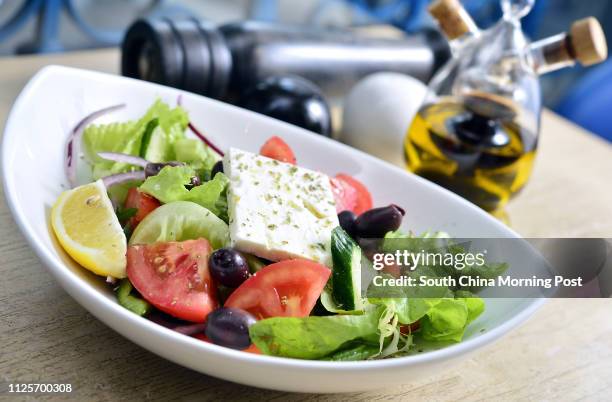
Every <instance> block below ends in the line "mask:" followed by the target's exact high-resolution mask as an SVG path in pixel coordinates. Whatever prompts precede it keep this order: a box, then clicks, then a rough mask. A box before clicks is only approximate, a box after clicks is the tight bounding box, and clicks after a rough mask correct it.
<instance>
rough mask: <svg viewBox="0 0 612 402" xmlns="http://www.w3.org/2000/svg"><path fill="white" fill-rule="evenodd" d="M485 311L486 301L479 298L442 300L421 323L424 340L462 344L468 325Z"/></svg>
mask: <svg viewBox="0 0 612 402" xmlns="http://www.w3.org/2000/svg"><path fill="white" fill-rule="evenodd" d="M484 309H485V305H484V301H483V300H482V299H481V298H479V297H467V298H455V299H442V300H440V302H439V303H437V304H436V305H435V306H433V307H432V308H431V310H430V311H429V312H427V314H426V316H425V317H424V319H423V320H422V322H421V334H422V336H423V339H425V340H429V341H452V342H461V340H462V339H463V334H464V332H465V329H466V328H467V326H468V324H469V323H471V322H472V321H474V320H475V319H476V318H478V316H479V315H480V314H482V312H483V311H484Z"/></svg>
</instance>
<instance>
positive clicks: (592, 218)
mask: <svg viewBox="0 0 612 402" xmlns="http://www.w3.org/2000/svg"><path fill="white" fill-rule="evenodd" d="M118 63H119V56H118V53H117V52H116V51H114V50H103V51H90V52H84V53H72V54H64V55H55V56H35V57H18V58H17V57H16V58H6V59H0V128H3V126H4V122H5V120H6V116H7V114H8V112H9V110H10V107H11V104H12V103H13V101H14V99H15V97H16V96H17V94H18V93H19V91H20V90H21V88H22V87H23V86H24V84H25V83H26V81H27V80H28V79H29V78H30V77H31V76H32V75H33V74H34V73H35V72H36V71H37V70H38V69H40V68H41V67H43V66H45V65H48V64H63V65H68V66H75V67H82V68H89V69H93V70H99V71H105V72H113V73H116V72H117V70H118ZM508 212H509V214H510V219H511V222H512V226H513V227H514V229H516V230H517V231H518V232H520V233H521V234H523V235H525V236H534V237H535V236H551V237H560V236H568V237H570V236H587V237H596V236H601V237H612V147H610V146H609V145H608V144H607V143H606V142H604V141H602V140H600V139H598V138H596V137H594V136H593V135H591V134H589V133H587V132H585V131H584V130H582V129H580V128H578V127H576V126H574V125H572V124H570V123H569V122H567V121H565V120H563V119H561V118H560V117H558V116H556V115H554V114H553V113H551V112H545V114H544V118H543V127H542V138H541V147H540V153H539V155H538V159H537V163H536V168H535V171H534V175H533V178H532V179H531V182H530V183H529V185H528V187H527V188H526V189H525V191H524V192H523V193H522V194H521V195H520V196H519V197H518V198H517V199H516V200H514V201H513V202H512V203H511V205H510V207H509V208H508ZM0 278H1V280H0V322H1V326H0V343H1V345H0V376H1V377H0V383H5V384H6V383H8V382H12V383H16V382H54V383H71V384H72V386H73V389H74V392H73V393H72V394H70V395H51V396H45V398H48V399H52V400H55V399H57V400H60V399H65V398H72V399H74V400H81V401H82V400H93V401H98V400H145V399H151V400H186V401H191V400H241V399H248V400H270V399H278V400H302V401H315V400H356V401H372V400H392V399H402V400H435V401H457V400H469V401H474V400H476V401H481V400H482V401H490V400H534V401H541V400H550V401H556V400H589V401H590V400H602V401H603V400H608V401H609V400H612V301H611V300H551V301H549V302H548V303H547V304H546V305H545V306H544V307H543V308H542V309H541V310H540V311H538V312H537V313H536V314H535V316H534V317H533V318H532V319H531V320H529V321H528V322H527V323H526V324H525V325H523V326H522V327H520V328H517V329H516V330H514V331H512V332H511V333H509V334H508V335H507V336H506V337H505V338H503V339H502V340H500V341H498V342H497V343H495V344H493V345H492V346H489V347H487V348H485V349H484V350H481V351H478V352H476V353H475V354H473V355H471V356H469V357H468V358H466V359H465V360H462V361H461V362H460V363H459V364H457V365H454V366H452V367H448V368H447V369H444V370H441V371H440V373H438V374H436V375H433V376H431V377H429V378H425V379H420V380H417V381H414V380H411V379H410V378H406V381H405V383H404V384H398V385H397V387H393V388H388V389H383V390H380V391H376V392H366V393H358V394H348V395H331V396H330V395H306V394H287V393H282V392H273V391H267V390H262V389H256V388H250V387H246V386H241V385H237V384H233V383H229V382H225V381H222V380H218V379H215V378H212V377H208V376H205V375H202V374H199V373H196V372H194V371H191V370H189V369H186V368H183V367H181V366H178V365H176V364H173V363H170V362H168V361H166V360H164V359H162V358H160V357H157V356H156V355H154V354H152V353H150V352H148V351H146V350H144V349H142V348H140V347H139V346H136V345H135V344H133V343H131V342H130V341H129V340H127V339H124V338H122V337H121V336H119V335H118V334H116V333H115V332H113V331H112V330H110V329H109V328H107V327H106V326H105V325H104V324H102V323H101V322H99V321H98V320H96V319H95V318H94V317H93V316H92V315H91V314H89V313H88V312H87V311H85V310H84V309H83V308H82V307H81V306H80V305H78V304H77V303H76V302H75V301H74V300H72V299H71V298H70V297H69V296H68V294H66V293H65V292H64V291H63V290H62V289H61V288H60V286H59V285H58V284H57V283H56V282H55V281H54V280H53V278H52V277H51V275H50V274H49V273H48V272H47V270H46V269H45V268H44V267H43V266H42V264H41V263H40V261H39V260H38V258H37V257H36V256H35V255H34V253H33V252H32V250H30V248H29V247H28V246H27V244H26V242H25V240H24V239H23V237H22V235H21V233H20V232H19V231H18V229H17V227H16V225H15V223H14V222H13V219H12V217H11V215H10V212H9V210H8V208H7V206H6V202H5V200H4V198H3V195H0ZM0 398H9V396H8V395H7V394H2V395H0ZM32 399H36V400H40V399H42V397H41V396H40V395H39V396H36V397H35V398H34V397H32Z"/></svg>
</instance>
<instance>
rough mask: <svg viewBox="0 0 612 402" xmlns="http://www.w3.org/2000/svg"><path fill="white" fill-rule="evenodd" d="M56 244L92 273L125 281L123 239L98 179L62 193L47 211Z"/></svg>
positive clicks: (111, 206) (124, 246)
mask: <svg viewBox="0 0 612 402" xmlns="http://www.w3.org/2000/svg"><path fill="white" fill-rule="evenodd" d="M51 226H53V231H54V232H55V235H56V236H57V239H58V240H59V242H60V244H61V245H62V247H63V248H64V250H66V252H67V253H68V254H69V255H70V256H71V257H72V258H73V259H74V260H76V261H77V262H78V263H79V264H81V265H82V266H83V267H85V268H87V269H88V270H90V271H92V272H93V273H95V274H98V275H102V276H112V277H115V278H125V276H126V271H125V267H126V264H127V262H126V257H125V254H126V251H127V240H126V238H125V234H124V233H123V229H122V228H121V224H120V223H119V220H118V219H117V216H116V215H115V211H114V209H113V205H112V203H111V201H110V199H109V198H108V195H107V193H106V187H105V186H104V183H102V180H98V181H96V182H95V183H91V184H86V185H84V186H80V187H76V188H74V189H72V190H69V191H65V192H63V193H62V194H61V195H60V196H59V198H58V199H57V201H56V202H55V205H54V206H53V210H52V211H51Z"/></svg>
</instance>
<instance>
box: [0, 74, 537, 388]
mask: <svg viewBox="0 0 612 402" xmlns="http://www.w3.org/2000/svg"><path fill="white" fill-rule="evenodd" d="M179 94H181V95H182V99H183V106H184V107H185V108H186V109H187V110H188V111H189V114H190V116H191V119H192V121H193V123H194V124H195V125H196V127H198V128H200V129H201V130H203V131H205V132H206V133H207V135H208V136H210V137H211V138H212V139H213V140H214V141H215V142H216V143H217V144H218V145H219V146H221V147H222V148H228V147H229V146H235V147H239V148H242V149H246V150H251V151H256V150H257V149H258V148H259V146H260V145H261V144H262V143H263V142H264V141H265V140H266V139H267V138H268V137H270V136H271V135H279V136H282V137H283V138H284V139H285V140H286V141H287V142H288V143H289V145H290V146H291V147H292V148H293V150H294V151H295V153H296V155H297V158H298V161H299V164H300V165H301V166H305V167H308V168H312V169H317V170H320V171H322V172H325V173H328V174H330V175H333V174H336V173H339V172H343V173H348V174H350V175H353V176H355V177H356V178H358V179H359V180H361V181H363V182H364V183H365V184H366V185H367V186H368V187H369V189H370V190H371V192H372V194H373V197H374V201H375V205H385V204H388V203H390V202H393V203H396V204H399V205H401V206H402V207H403V208H405V209H406V211H407V215H406V219H405V222H404V227H405V228H406V229H408V228H410V229H411V230H413V231H415V232H417V233H418V232H421V231H426V230H444V231H447V232H449V233H450V234H451V235H453V236H457V237H464V238H468V237H518V235H517V234H516V233H514V232H513V231H511V230H510V229H509V228H507V227H506V226H504V225H503V224H501V223H500V222H498V221H497V220H496V219H494V218H492V217H491V216H489V215H488V214H487V213H485V212H483V211H482V210H481V209H479V208H477V207H476V206H474V205H473V204H471V203H469V202H467V201H465V200H464V199H462V198H460V197H458V196H456V195H454V194H453V193H451V192H449V191H447V190H445V189H443V188H441V187H439V186H437V185H435V184H432V183H430V182H428V181H426V180H423V179H421V178H419V177H417V176H414V175H411V174H408V173H407V172H405V171H403V170H401V169H399V168H397V167H394V166H392V165H390V164H387V163H385V162H383V161H381V160H379V159H376V158H373V157H371V156H369V155H367V154H365V153H362V152H360V151H357V150H355V149H353V148H350V147H348V146H345V145H343V144H340V143H338V142H336V141H333V140H329V139H327V138H323V137H321V136H318V135H315V134H313V133H310V132H308V131H305V130H303V129H300V128H298V127H295V126H292V125H289V124H286V123H283V122H280V121H278V120H275V119H271V118H268V117H265V116H262V115H259V114H256V113H252V112H249V111H246V110H243V109H240V108H237V107H234V106H231V105H228V104H225V103H222V102H218V101H215V100H211V99H208V98H205V97H202V96H198V95H194V94H190V93H185V92H182V91H179V90H176V89H172V88H168V87H164V86H160V85H155V84H151V83H147V82H143V81H138V80H133V79H128V78H124V77H119V76H114V75H107V74H102V73H97V72H91V71H85V70H78V69H72V68H67V67H60V66H50V67H46V68H44V69H42V70H41V71H39V72H38V73H37V74H36V75H35V76H34V77H33V78H32V79H31V80H30V82H29V83H28V84H27V85H26V87H25V88H24V89H23V91H22V92H21V94H20V95H19V97H18V98H17V101H16V102H15V104H14V106H13V109H12V111H11V113H10V116H9V119H8V121H7V124H6V129H5V132H4V137H3V139H2V170H3V175H2V179H3V182H4V190H5V197H6V199H7V202H8V205H9V207H10V209H11V211H12V213H13V216H14V218H15V221H16V222H17V224H18V226H19V228H20V229H21V231H22V232H23V234H24V236H25V238H26V240H27V241H28V243H29V244H30V245H31V246H32V248H33V249H34V251H35V252H36V254H37V255H38V256H39V257H40V259H41V260H42V262H43V263H44V264H45V265H46V266H47V267H48V268H49V270H50V271H51V273H52V274H53V275H54V276H55V278H56V279H57V280H58V281H59V283H60V284H61V285H62V286H63V287H64V289H66V291H67V292H68V293H69V294H70V295H71V296H72V297H74V298H75V299H76V300H77V301H78V302H79V303H80V304H81V305H82V306H84V307H85V308H86V309H87V310H89V311H90V312H91V313H92V314H93V315H94V316H96V317H97V318H98V319H100V320H101V321H103V322H104V323H106V324H107V325H108V326H110V327H111V328H113V329H114V330H115V331H117V332H118V333H120V334H122V335H123V336H125V337H126V338H128V339H130V340H132V341H133V342H135V343H137V344H138V345H140V346H142V347H144V348H146V349H148V350H150V351H152V352H154V353H156V354H158V355H160V356H163V357H164V358H166V359H168V360H171V361H173V362H175V363H178V364H181V365H183V366H186V367H190V368H192V369H194V370H197V371H200V372H202V373H205V374H209V375H212V376H215V377H219V378H223V379H226V380H229V381H234V382H238V383H242V384H247V385H252V386H257V387H263V388H270V389H276V390H283V391H297V392H355V391H363V390H369V389H377V388H384V387H388V386H394V385H397V384H402V383H406V382H410V381H411V380H412V379H415V378H417V377H421V376H424V375H427V374H428V373H431V372H433V371H435V370H443V369H444V368H445V367H447V366H448V365H449V363H450V362H451V361H453V360H454V361H456V360H457V359H459V358H461V357H463V356H465V355H466V354H467V353H469V352H473V351H475V350H477V349H479V348H481V347H482V346H484V345H486V344H488V343H490V342H492V341H494V340H496V339H498V338H499V337H500V336H502V335H503V334H505V333H507V332H508V331H509V330H511V329H513V328H515V327H517V326H518V325H519V324H521V323H522V322H523V321H525V320H526V319H527V318H528V317H529V316H530V315H531V314H532V313H534V312H535V311H536V309H538V308H539V307H540V306H541V304H542V303H543V300H542V299H495V300H493V299H488V300H487V309H486V311H485V313H484V314H483V315H482V316H481V317H479V318H478V320H476V321H475V322H474V323H472V324H471V325H470V327H469V329H468V331H467V332H466V337H465V339H464V341H463V342H461V343H458V344H455V345H452V346H448V347H445V348H443V349H440V350H435V351H431V352H426V353H421V354H418V355H413V356H408V357H403V358H396V359H387V360H378V361H362V362H324V361H304V360H296V359H286V358H277V357H269V356H260V355H254V354H249V353H244V352H239V351H234V350H231V349H227V348H223V347H219V346H216V345H213V344H210V343H207V342H202V341H199V340H197V339H194V338H190V337H187V336H184V335H181V334H178V333H176V332H173V331H171V330H169V329H166V328H164V327H161V326H159V325H157V324H154V323H153V322H151V321H148V320H147V319H145V318H142V317H138V316H136V315H135V314H132V313H130V312H129V311H128V310H126V309H124V308H123V307H121V306H119V305H118V304H117V302H116V299H115V296H114V294H113V293H112V291H111V290H110V289H109V287H108V286H106V285H105V284H104V283H103V282H104V281H103V280H102V279H101V278H99V277H96V276H94V275H93V274H90V273H89V272H87V271H86V270H84V269H82V268H81V267H79V266H78V265H77V264H76V263H75V262H74V261H72V260H71V259H70V258H69V257H68V256H67V254H66V253H64V252H63V250H62V249H61V247H59V245H58V243H57V241H56V240H55V237H54V236H53V234H52V232H51V231H50V228H49V211H50V208H51V205H52V204H53V203H54V201H55V200H56V198H57V197H58V195H59V194H60V193H61V192H62V191H63V190H64V189H66V188H67V182H66V178H65V174H64V168H63V153H64V147H65V142H66V138H67V133H68V132H69V130H70V129H71V128H72V127H73V126H74V125H75V124H76V123H77V122H78V121H79V120H80V119H81V118H82V117H83V116H85V115H86V114H88V113H90V112H92V111H94V110H97V109H100V108H103V107H106V106H109V105H113V104H117V103H122V102H123V103H126V104H127V107H126V108H125V109H123V110H121V111H119V112H116V113H113V114H112V115H110V116H105V117H103V118H101V119H100V122H108V121H117V120H124V119H135V118H138V117H140V116H141V115H142V114H143V113H144V111H145V110H146V109H147V108H148V107H149V106H150V104H151V103H152V102H153V101H154V100H155V99H156V98H157V97H159V98H161V99H163V100H164V101H166V102H169V103H170V104H173V103H175V102H176V100H177V97H178V95H179Z"/></svg>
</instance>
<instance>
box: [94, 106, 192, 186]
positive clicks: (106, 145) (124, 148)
mask: <svg viewBox="0 0 612 402" xmlns="http://www.w3.org/2000/svg"><path fill="white" fill-rule="evenodd" d="M155 120H156V122H155V123H151V122H152V121H155ZM188 122H189V117H188V115H187V112H186V111H185V110H184V109H183V108H181V107H176V108H174V109H171V108H170V106H168V105H167V104H166V103H164V102H162V101H161V100H157V101H156V102H155V103H154V104H153V105H152V106H151V107H150V108H149V110H148V111H147V112H146V113H145V115H144V116H143V117H141V118H140V119H139V120H136V121H128V122H123V123H110V124H101V125H90V126H88V127H87V128H86V129H85V132H84V134H83V144H84V149H85V155H86V157H87V158H88V160H89V161H90V162H91V163H92V165H93V176H94V180H95V179H99V178H101V177H104V176H108V175H111V174H116V173H121V172H126V171H129V170H131V169H133V166H131V165H128V164H125V163H117V162H112V161H105V160H103V159H101V158H100V157H98V156H97V153H98V152H104V151H105V152H119V153H125V154H130V155H138V156H145V155H146V156H147V157H154V156H155V159H160V160H151V161H152V162H167V161H169V160H173V159H174V143H175V142H176V141H177V140H178V139H181V138H184V137H185V129H186V128H187V124H188ZM149 123H151V125H150V124H149ZM147 128H148V129H149V131H148V132H147ZM145 133H147V139H146V141H145V142H146V143H147V144H145V145H146V147H144V148H146V149H143V147H142V145H143V144H142V141H143V137H144V136H145Z"/></svg>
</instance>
